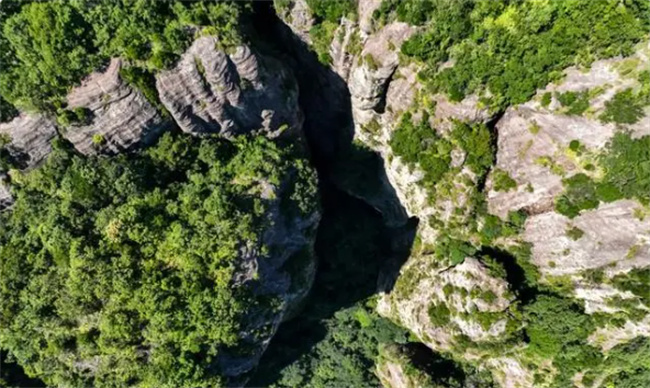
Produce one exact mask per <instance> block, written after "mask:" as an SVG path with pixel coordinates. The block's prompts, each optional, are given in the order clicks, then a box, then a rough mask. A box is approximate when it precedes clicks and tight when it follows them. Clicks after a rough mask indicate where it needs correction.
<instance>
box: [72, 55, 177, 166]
mask: <svg viewBox="0 0 650 388" xmlns="http://www.w3.org/2000/svg"><path fill="white" fill-rule="evenodd" d="M123 66H124V65H123V63H122V60H120V59H118V58H114V59H113V60H111V62H110V64H109V66H108V68H106V69H105V70H104V71H102V72H96V73H93V74H91V75H89V76H88V77H87V78H86V79H84V80H83V81H82V83H81V85H80V86H78V87H76V88H74V89H73V90H72V91H71V92H70V94H69V95H68V98H67V102H68V108H69V109H72V110H74V109H82V110H85V111H86V112H87V115H88V116H90V120H89V123H87V124H86V123H83V124H72V125H70V126H69V127H67V128H62V131H61V132H62V134H63V136H64V137H65V138H66V139H68V140H69V141H70V142H71V143H72V144H73V145H74V146H75V148H76V149H77V150H78V151H79V152H81V153H83V154H96V153H108V154H116V153H119V152H125V151H128V150H132V149H135V148H137V147H139V146H145V145H150V144H152V143H153V142H154V141H155V140H156V139H157V138H158V136H159V135H160V134H161V133H162V132H163V131H165V130H167V129H169V128H170V126H171V122H170V120H169V119H168V118H166V117H165V116H164V115H163V114H162V113H163V112H159V111H158V110H157V109H156V108H155V107H154V106H153V105H152V103H151V101H149V100H147V98H146V97H145V96H144V94H143V93H142V92H141V91H139V90H138V89H137V88H135V87H133V86H132V85H129V84H128V83H127V82H126V81H125V80H124V79H123V77H121V76H120V70H121V69H122V68H123Z"/></svg>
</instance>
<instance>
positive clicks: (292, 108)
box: [156, 36, 302, 138]
mask: <svg viewBox="0 0 650 388" xmlns="http://www.w3.org/2000/svg"><path fill="white" fill-rule="evenodd" d="M218 45H219V40H218V39H217V38H215V37H210V36H205V37H201V38H199V39H197V40H196V41H194V43H193V44H192V46H191V47H190V48H189V49H188V50H187V52H185V54H183V56H182V58H181V60H180V61H179V63H178V64H177V65H176V67H175V68H173V69H171V70H167V71H163V72H160V73H159V74H158V75H157V76H156V87H157V89H158V92H159V95H160V100H161V101H162V103H163V105H164V106H165V107H166V108H167V110H168V111H169V112H170V113H171V115H172V117H173V118H174V120H175V121H176V123H177V124H178V126H179V127H180V128H181V129H182V130H183V131H185V132H188V133H192V134H200V133H219V134H221V135H224V136H233V135H237V134H242V133H248V132H251V131H253V130H261V131H262V133H263V134H264V135H265V136H267V137H271V138H273V137H277V136H280V135H282V136H286V137H291V138H296V137H298V136H299V134H300V129H301V125H302V113H301V112H300V109H299V107H298V89H297V86H296V81H295V80H294V78H293V75H292V74H291V73H290V72H289V71H288V70H287V69H286V68H284V67H283V66H282V65H281V64H280V63H279V62H278V61H277V60H275V59H273V58H270V57H262V56H260V55H259V54H257V53H255V52H254V50H252V49H251V48H250V47H248V46H239V47H237V48H234V49H232V52H230V53H226V51H224V50H220V49H218V48H217V47H218Z"/></svg>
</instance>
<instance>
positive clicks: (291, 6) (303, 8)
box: [274, 0, 314, 43]
mask: <svg viewBox="0 0 650 388" xmlns="http://www.w3.org/2000/svg"><path fill="white" fill-rule="evenodd" d="M274 5H275V10H276V12H277V14H278V16H279V17H280V19H282V20H283V21H284V22H285V23H286V24H287V25H288V26H289V27H290V28H291V30H292V31H293V32H294V34H296V35H297V36H298V37H299V38H300V39H301V40H302V41H303V42H306V43H311V38H310V37H309V30H310V29H311V28H312V27H313V26H314V16H313V15H312V12H311V10H310V9H309V5H307V1H306V0H290V1H288V2H284V1H274Z"/></svg>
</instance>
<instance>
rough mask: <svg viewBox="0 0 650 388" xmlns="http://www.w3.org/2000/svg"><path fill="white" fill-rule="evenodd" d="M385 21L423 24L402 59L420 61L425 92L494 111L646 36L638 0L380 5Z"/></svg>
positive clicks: (644, 7) (649, 23)
mask: <svg viewBox="0 0 650 388" xmlns="http://www.w3.org/2000/svg"><path fill="white" fill-rule="evenodd" d="M393 17H397V18H398V19H399V20H401V21H405V22H408V23H410V24H416V25H425V29H424V31H423V32H421V33H418V34H416V35H415V36H413V37H411V38H410V39H409V40H408V41H406V42H405V43H404V45H403V46H402V53H404V54H405V55H406V56H408V57H411V58H414V59H417V60H420V61H423V62H425V63H426V69H425V70H424V71H423V73H422V74H421V79H422V80H423V81H424V82H425V83H427V84H428V85H429V86H430V88H431V90H432V91H442V92H445V93H447V94H448V95H449V96H450V98H451V99H452V100H456V101H458V100H461V99H462V98H463V97H464V96H466V95H468V94H471V93H479V95H481V96H482V97H484V101H485V102H486V104H488V105H489V106H491V107H493V108H496V109H504V108H505V107H507V106H508V105H510V104H518V103H523V102H525V101H527V100H529V99H530V98H531V97H532V96H533V95H534V93H535V91H536V89H538V88H540V87H543V86H544V85H546V84H548V83H549V82H550V81H553V80H555V79H557V78H558V77H559V76H560V74H561V71H562V70H563V69H564V68H565V67H568V66H571V65H575V64H577V65H589V64H590V63H591V62H593V61H594V60H596V59H599V58H609V57H613V56H616V55H629V54H630V53H631V52H632V50H633V47H634V44H635V43H636V42H638V41H639V40H640V39H641V38H642V37H643V36H645V34H647V33H648V31H650V4H648V2H647V1H645V0H629V1H624V2H621V1H592V0H566V1H511V0H495V1H476V0H462V1H455V0H454V1H452V0H407V1H395V0H384V2H383V3H382V6H381V7H380V8H379V10H378V11H377V12H376V13H375V18H376V19H377V20H379V21H382V20H389V19H391V18H393ZM448 59H451V60H453V63H454V65H453V66H451V67H444V68H441V67H440V65H441V64H442V63H443V62H445V61H447V60H448Z"/></svg>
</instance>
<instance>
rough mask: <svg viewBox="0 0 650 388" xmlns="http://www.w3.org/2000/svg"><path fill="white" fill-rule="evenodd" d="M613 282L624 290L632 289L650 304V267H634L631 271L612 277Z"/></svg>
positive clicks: (632, 291) (643, 300) (631, 290)
mask: <svg viewBox="0 0 650 388" xmlns="http://www.w3.org/2000/svg"><path fill="white" fill-rule="evenodd" d="M612 284H613V285H614V286H615V287H616V288H618V289H621V290H623V291H630V292H631V293H633V294H634V295H636V296H637V297H639V298H640V299H641V301H642V302H643V303H645V304H646V305H648V304H650V288H649V287H648V284H650V268H634V269H632V270H631V271H630V272H627V273H624V274H619V275H616V276H614V278H612Z"/></svg>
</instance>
